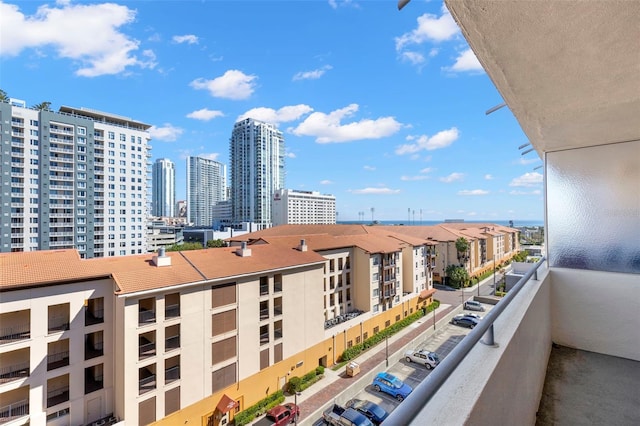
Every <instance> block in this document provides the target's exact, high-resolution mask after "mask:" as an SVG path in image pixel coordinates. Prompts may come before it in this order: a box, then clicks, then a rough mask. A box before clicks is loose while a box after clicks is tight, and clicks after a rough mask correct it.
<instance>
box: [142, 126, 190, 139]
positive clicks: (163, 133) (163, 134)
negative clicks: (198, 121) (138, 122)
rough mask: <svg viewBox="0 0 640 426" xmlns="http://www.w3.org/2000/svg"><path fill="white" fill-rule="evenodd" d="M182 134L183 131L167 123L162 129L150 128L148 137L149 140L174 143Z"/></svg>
mask: <svg viewBox="0 0 640 426" xmlns="http://www.w3.org/2000/svg"><path fill="white" fill-rule="evenodd" d="M183 133H184V130H183V129H181V128H179V127H174V126H172V125H171V124H169V123H165V124H164V125H163V126H162V127H157V126H151V127H150V128H149V135H150V136H151V139H157V140H160V141H165V142H174V141H176V140H178V138H179V137H180V136H182V134H183Z"/></svg>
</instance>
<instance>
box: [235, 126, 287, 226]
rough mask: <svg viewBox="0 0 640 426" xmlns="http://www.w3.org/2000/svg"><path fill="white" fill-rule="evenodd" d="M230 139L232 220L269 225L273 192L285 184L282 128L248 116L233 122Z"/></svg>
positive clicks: (270, 224)
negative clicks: (279, 128)
mask: <svg viewBox="0 0 640 426" xmlns="http://www.w3.org/2000/svg"><path fill="white" fill-rule="evenodd" d="M230 142H231V143H230V147H229V151H230V155H229V157H230V161H231V214H232V221H233V223H234V225H238V224H241V223H243V222H249V223H255V224H256V225H257V226H258V229H263V228H269V227H271V226H272V222H271V208H272V202H273V196H274V194H275V192H276V191H277V190H279V189H282V188H284V185H285V169H284V155H285V152H284V137H283V135H282V132H281V131H280V130H278V129H277V127H276V126H274V125H273V124H269V123H265V122H262V121H258V120H254V119H252V118H247V119H244V120H241V121H238V122H237V123H236V124H235V125H234V126H233V133H232V134H231V141H230Z"/></svg>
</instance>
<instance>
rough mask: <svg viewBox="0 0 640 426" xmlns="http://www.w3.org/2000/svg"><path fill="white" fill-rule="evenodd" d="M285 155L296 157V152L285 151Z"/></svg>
mask: <svg viewBox="0 0 640 426" xmlns="http://www.w3.org/2000/svg"><path fill="white" fill-rule="evenodd" d="M284 155H285V157H287V158H296V154H295V153H293V152H287V153H286V154H284Z"/></svg>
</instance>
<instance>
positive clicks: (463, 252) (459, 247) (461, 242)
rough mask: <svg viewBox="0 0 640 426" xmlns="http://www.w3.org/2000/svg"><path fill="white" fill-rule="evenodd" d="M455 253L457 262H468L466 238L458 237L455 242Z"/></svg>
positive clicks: (467, 242)
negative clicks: (456, 253)
mask: <svg viewBox="0 0 640 426" xmlns="http://www.w3.org/2000/svg"><path fill="white" fill-rule="evenodd" d="M456 251H457V252H458V261H459V262H461V263H462V262H466V261H467V260H469V241H467V239H466V238H464V237H460V238H458V239H457V240H456Z"/></svg>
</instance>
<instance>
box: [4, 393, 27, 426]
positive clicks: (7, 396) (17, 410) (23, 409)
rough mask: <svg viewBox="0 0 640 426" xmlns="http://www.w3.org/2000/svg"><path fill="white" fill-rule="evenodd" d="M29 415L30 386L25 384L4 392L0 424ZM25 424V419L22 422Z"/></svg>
mask: <svg viewBox="0 0 640 426" xmlns="http://www.w3.org/2000/svg"><path fill="white" fill-rule="evenodd" d="M28 416H29V386H23V387H21V388H18V389H14V390H11V391H8V392H4V393H3V394H2V403H1V404H0V424H5V423H9V422H13V421H16V423H18V419H20V418H22V417H24V418H25V419H26V418H27V417H28ZM19 424H24V420H23V421H22V423H19Z"/></svg>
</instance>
